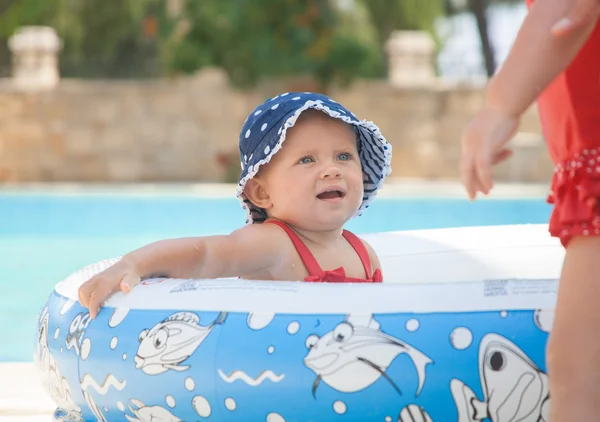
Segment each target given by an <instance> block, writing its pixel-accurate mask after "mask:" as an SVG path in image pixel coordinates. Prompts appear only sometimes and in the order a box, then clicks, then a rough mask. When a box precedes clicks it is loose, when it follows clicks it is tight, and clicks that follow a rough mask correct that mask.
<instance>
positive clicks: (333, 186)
mask: <svg viewBox="0 0 600 422" xmlns="http://www.w3.org/2000/svg"><path fill="white" fill-rule="evenodd" d="M263 170H264V171H263V172H262V174H261V176H260V177H261V178H262V179H263V182H264V184H265V187H266V189H267V191H268V193H269V196H270V198H271V201H272V204H273V207H272V208H271V209H269V210H268V213H269V216H270V217H275V218H278V219H280V220H283V221H285V222H287V223H289V224H292V225H294V226H296V227H298V228H303V229H306V230H335V229H339V228H340V227H342V226H343V225H344V224H345V223H346V222H347V221H348V220H349V219H350V218H352V216H354V214H355V213H356V211H357V210H358V208H359V207H360V204H361V202H362V200H363V173H362V168H361V162H360V158H359V156H358V150H357V141H356V135H355V133H354V130H353V129H352V127H351V126H350V125H349V124H347V123H344V122H342V121H341V120H337V119H333V118H330V117H328V116H326V115H325V114H324V113H322V112H320V111H312V110H309V111H305V112H303V113H302V114H301V115H300V118H299V119H298V121H297V122H296V124H295V125H294V126H293V127H292V128H290V129H288V131H287V135H286V139H285V141H284V142H283V146H282V148H281V150H280V151H279V152H277V154H275V156H274V157H273V159H272V160H271V162H269V163H268V164H267V165H265V167H264V168H263Z"/></svg>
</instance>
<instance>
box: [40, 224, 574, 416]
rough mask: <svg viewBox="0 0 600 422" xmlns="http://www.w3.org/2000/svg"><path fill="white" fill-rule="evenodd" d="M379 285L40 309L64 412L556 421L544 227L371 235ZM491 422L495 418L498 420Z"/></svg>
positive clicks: (61, 301)
mask: <svg viewBox="0 0 600 422" xmlns="http://www.w3.org/2000/svg"><path fill="white" fill-rule="evenodd" d="M365 238H366V239H367V240H368V241H369V242H370V243H371V244H372V245H373V247H374V248H375V250H376V251H377V252H378V254H379V255H380V257H381V262H382V266H383V273H384V276H385V279H386V281H385V282H384V283H382V284H338V283H303V282H283V281H245V280H238V279H217V280H176V279H153V280H146V281H144V282H142V283H141V284H140V285H139V286H137V287H136V288H135V289H134V290H133V291H132V292H131V293H130V294H127V295H125V294H122V293H117V294H115V295H113V296H112V297H111V298H110V299H109V300H108V301H107V303H106V304H105V307H104V308H103V309H102V310H101V312H100V314H99V315H98V317H97V318H96V319H94V320H90V317H89V313H88V310H87V309H86V308H83V307H82V306H81V305H80V304H79V303H78V302H77V288H78V287H79V286H80V285H81V283H83V282H84V281H85V280H87V279H88V278H89V277H91V276H92V275H93V274H96V273H97V272H99V271H101V270H103V269H104V268H106V267H108V266H109V265H112V263H114V262H115V259H113V260H107V261H102V262H100V263H98V264H95V265H91V266H89V267H86V268H84V269H82V270H81V271H79V272H77V273H75V274H73V275H71V276H70V277H68V278H67V279H65V280H64V281H62V282H61V283H59V284H58V285H57V286H56V287H55V290H54V291H53V292H52V294H51V295H50V297H49V298H48V301H47V303H46V304H45V305H44V306H43V308H42V310H41V312H40V314H39V316H38V320H37V327H36V328H37V330H36V340H37V343H36V344H37V345H36V350H35V353H34V361H35V364H36V366H37V368H38V369H39V373H40V376H41V379H42V381H43V383H44V385H45V387H46V390H47V391H48V393H49V394H50V395H51V397H52V398H53V400H54V401H55V402H56V405H57V410H56V412H55V414H54V420H55V421H59V420H60V421H96V420H99V421H130V422H134V421H135V422H157V421H158V422H177V421H186V422H187V421H238V420H247V421H267V422H284V421H288V422H289V421H324V420H327V421H361V422H362V421H367V420H368V421H383V422H385V421H388V422H389V421H401V422H408V421H410V422H426V421H435V422H448V421H458V422H474V421H479V420H490V421H492V422H506V421H513V420H519V421H521V422H538V421H547V419H548V416H547V414H548V413H547V412H548V404H549V395H548V377H547V374H546V369H545V357H544V353H545V346H546V341H547V337H548V333H549V332H550V330H551V326H552V319H553V309H554V305H555V300H556V288H557V279H558V275H559V273H560V267H561V264H562V260H563V257H564V251H563V249H562V247H561V246H560V244H559V243H558V241H556V240H555V239H552V238H550V237H549V235H548V234H547V228H546V227H545V226H537V225H533V226H509V227H506V226H497V227H471V228H459V229H440V230H425V231H407V232H391V233H377V234H371V235H368V236H365ZM486 418H487V419H486Z"/></svg>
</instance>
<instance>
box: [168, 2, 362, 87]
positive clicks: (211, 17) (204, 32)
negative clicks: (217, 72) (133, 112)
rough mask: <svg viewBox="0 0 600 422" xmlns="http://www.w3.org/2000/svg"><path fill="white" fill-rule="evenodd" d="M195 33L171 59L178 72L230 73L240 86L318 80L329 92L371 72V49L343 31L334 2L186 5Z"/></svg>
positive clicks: (192, 3) (202, 3) (186, 14)
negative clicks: (208, 69) (295, 77)
mask: <svg viewBox="0 0 600 422" xmlns="http://www.w3.org/2000/svg"><path fill="white" fill-rule="evenodd" d="M186 5H187V9H186V12H185V16H186V19H188V20H189V23H190V30H189V32H188V33H187V34H186V35H185V37H184V38H183V40H182V41H181V43H179V44H178V45H177V46H176V49H175V51H174V53H173V55H172V57H170V61H169V67H170V68H171V69H173V71H181V72H193V71H195V70H197V69H199V68H201V67H203V66H208V65H212V66H219V67H222V68H223V69H225V71H226V72H227V74H228V75H229V77H230V79H231V81H232V82H233V83H234V84H235V85H238V86H250V85H253V84H255V83H257V82H258V81H259V80H261V79H263V78H270V77H278V76H289V75H313V76H314V77H315V78H316V80H317V81H318V82H319V83H320V84H321V85H322V86H323V87H326V86H328V85H329V84H331V83H334V82H338V83H342V84H343V83H348V82H350V81H351V80H352V79H353V78H354V77H356V76H360V75H361V74H364V73H365V72H368V66H365V63H368V62H369V61H372V56H373V54H372V52H371V46H368V45H366V44H365V43H364V42H361V41H360V40H358V39H357V37H355V36H353V35H352V34H342V33H340V32H339V31H338V29H339V26H340V19H339V16H338V14H337V12H336V11H335V10H334V9H333V8H332V6H331V2H330V1H329V0H261V1H256V0H221V1H219V2H192V1H188V2H187V3H186Z"/></svg>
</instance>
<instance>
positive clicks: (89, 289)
mask: <svg viewBox="0 0 600 422" xmlns="http://www.w3.org/2000/svg"><path fill="white" fill-rule="evenodd" d="M140 280H141V277H140V275H139V274H138V271H137V270H136V268H135V266H134V265H133V264H131V263H130V262H128V261H124V260H122V259H121V260H120V261H117V262H116V263H115V264H113V265H112V266H111V267H109V268H107V269H106V270H104V271H102V272H101V273H98V274H96V275H95V276H94V277H92V278H91V279H89V280H88V281H86V282H85V283H83V284H82V285H81V287H79V292H78V293H79V302H81V304H82V305H83V306H85V307H87V308H89V310H90V317H91V318H95V317H96V315H98V312H99V311H100V308H101V306H102V304H103V303H104V301H105V300H106V299H107V298H108V297H109V296H110V295H111V294H112V293H114V292H116V291H118V290H121V291H123V292H125V293H129V292H130V291H131V289H133V287H135V286H136V285H137V284H138V283H139V282H140Z"/></svg>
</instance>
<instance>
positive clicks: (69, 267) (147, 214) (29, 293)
mask: <svg viewBox="0 0 600 422" xmlns="http://www.w3.org/2000/svg"><path fill="white" fill-rule="evenodd" d="M549 214H550V207H549V206H548V205H547V204H546V203H545V201H544V199H543V198H532V199H518V200H482V201H476V202H469V201H467V200H463V199H439V198H418V199H412V198H393V199H392V198H379V199H377V200H376V201H374V202H373V204H372V205H371V207H370V208H369V209H368V210H367V211H366V212H365V214H364V215H363V216H361V217H359V218H356V219H353V220H351V221H350V222H349V224H347V226H346V228H348V229H349V230H351V231H354V232H355V233H357V234H361V233H370V232H378V231H392V230H409V229H425V228H441V227H457V226H476V225H499V224H528V223H545V222H547V219H548V216H549ZM244 220H245V214H244V211H243V210H242V209H241V207H240V205H239V203H238V201H237V200H236V199H235V198H233V199H222V198H202V197H197V196H191V195H190V196H172V195H170V196H126V195H89V196H85V195H59V194H0V274H1V275H2V282H1V286H2V294H1V295H0V338H2V339H3V341H2V343H0V361H30V360H31V357H32V353H33V331H34V326H35V322H34V320H35V316H36V314H37V312H38V311H39V310H40V307H41V306H42V305H43V304H44V302H45V300H46V298H47V297H48V295H49V294H50V293H51V291H52V289H53V287H54V285H55V284H56V283H57V282H59V281H60V280H62V279H64V278H65V277H66V276H68V275H69V274H71V273H73V272H75V271H76V270H78V269H79V268H81V267H83V266H85V265H87V264H90V263H92V262H96V261H100V260H102V259H105V258H109V257H114V256H119V255H121V254H124V253H126V252H128V251H130V250H131V249H134V248H137V247H140V246H142V245H144V244H146V243H148V242H152V241H155V240H159V239H162V238H166V237H180V236H201V235H209V234H225V233H229V232H231V231H232V230H235V229H236V228H239V227H240V226H242V225H243V224H244Z"/></svg>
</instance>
